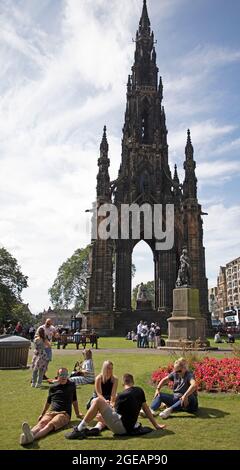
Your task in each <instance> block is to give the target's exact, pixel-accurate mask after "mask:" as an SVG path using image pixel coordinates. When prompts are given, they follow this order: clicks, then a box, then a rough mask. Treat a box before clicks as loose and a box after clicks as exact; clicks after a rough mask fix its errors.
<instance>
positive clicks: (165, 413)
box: [159, 408, 172, 419]
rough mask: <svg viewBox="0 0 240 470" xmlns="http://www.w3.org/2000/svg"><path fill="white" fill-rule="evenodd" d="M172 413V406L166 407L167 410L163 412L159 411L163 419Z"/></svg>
mask: <svg viewBox="0 0 240 470" xmlns="http://www.w3.org/2000/svg"><path fill="white" fill-rule="evenodd" d="M171 413H172V408H166V410H164V411H161V413H159V416H160V417H161V418H162V419H167V418H168V417H169V416H170V414H171Z"/></svg>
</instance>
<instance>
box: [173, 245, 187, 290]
mask: <svg viewBox="0 0 240 470" xmlns="http://www.w3.org/2000/svg"><path fill="white" fill-rule="evenodd" d="M190 271H191V267H190V259H189V257H188V252H187V249H186V248H184V249H183V251H182V254H181V257H180V268H179V270H178V277H177V281H176V287H189V286H190V285H191V280H190V279H191V275H190Z"/></svg>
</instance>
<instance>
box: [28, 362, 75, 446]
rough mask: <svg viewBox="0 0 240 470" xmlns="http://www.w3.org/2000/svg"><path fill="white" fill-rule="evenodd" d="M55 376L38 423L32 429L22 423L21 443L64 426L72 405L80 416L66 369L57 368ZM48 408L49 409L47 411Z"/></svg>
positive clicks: (69, 415) (73, 388) (72, 384)
mask: <svg viewBox="0 0 240 470" xmlns="http://www.w3.org/2000/svg"><path fill="white" fill-rule="evenodd" d="M57 376H58V378H57V382H56V383H55V384H54V385H52V386H51V387H50V389H49V393H48V398H47V401H46V403H45V406H44V408H43V412H42V414H41V415H40V416H39V418H38V424H37V425H36V426H34V427H33V428H32V429H30V426H29V425H28V423H23V424H22V431H23V432H22V434H21V436H20V444H21V445H23V446H24V445H27V444H30V443H31V442H33V441H34V440H37V439H41V438H42V437H45V436H46V435H47V434H49V433H50V432H51V431H57V430H58V429H61V428H62V427H64V426H66V425H67V424H68V423H69V421H70V419H71V414H72V405H73V407H74V411H75V414H76V417H77V418H81V417H82V415H81V414H80V413H79V408H78V401H77V394H76V385H75V384H74V383H73V382H70V381H69V380H68V371H67V369H65V368H62V369H59V370H58V374H57ZM50 406H51V408H50ZM49 408H50V411H48V410H49Z"/></svg>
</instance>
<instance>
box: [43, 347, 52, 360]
mask: <svg viewBox="0 0 240 470" xmlns="http://www.w3.org/2000/svg"><path fill="white" fill-rule="evenodd" d="M45 352H46V354H47V357H48V362H50V361H51V360H52V348H45Z"/></svg>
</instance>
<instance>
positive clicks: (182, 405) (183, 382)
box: [140, 357, 198, 419]
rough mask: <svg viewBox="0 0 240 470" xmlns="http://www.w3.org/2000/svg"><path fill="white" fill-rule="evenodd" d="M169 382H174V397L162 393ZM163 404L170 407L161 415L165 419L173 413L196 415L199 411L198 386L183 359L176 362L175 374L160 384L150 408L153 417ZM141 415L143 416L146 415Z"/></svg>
mask: <svg viewBox="0 0 240 470" xmlns="http://www.w3.org/2000/svg"><path fill="white" fill-rule="evenodd" d="M169 381H172V382H173V395H170V394H168V393H162V392H161V388H162V387H163V386H164V385H167V384H168V382H169ZM162 403H165V405H167V406H168V408H166V409H165V410H164V411H162V412H161V413H160V414H159V416H161V418H163V419H166V418H168V417H169V416H170V414H171V413H172V412H173V411H187V412H188V413H194V412H195V411H197V409H198V398H197V385H196V382H195V379H194V376H193V374H192V372H190V371H189V370H188V364H187V361H186V360H185V359H184V358H182V357H181V358H180V359H177V360H176V361H175V362H174V370H173V372H171V374H168V375H167V376H166V377H164V378H163V379H162V380H160V382H159V383H158V385H157V389H156V393H155V395H154V399H153V401H152V403H151V406H150V410H151V412H152V414H153V415H156V414H157V410H158V409H159V407H160V405H161V404H162ZM143 412H144V410H143ZM140 414H141V416H143V414H144V413H140Z"/></svg>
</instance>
